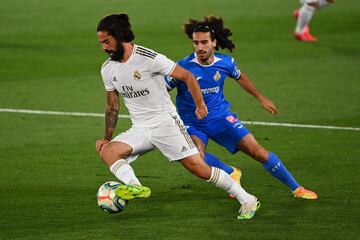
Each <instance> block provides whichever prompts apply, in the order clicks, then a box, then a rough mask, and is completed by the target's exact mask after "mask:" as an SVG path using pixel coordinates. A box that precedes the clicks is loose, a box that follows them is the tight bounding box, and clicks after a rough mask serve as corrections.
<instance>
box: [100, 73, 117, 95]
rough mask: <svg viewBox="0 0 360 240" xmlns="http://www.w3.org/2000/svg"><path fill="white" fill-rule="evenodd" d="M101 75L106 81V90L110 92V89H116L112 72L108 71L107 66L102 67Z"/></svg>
mask: <svg viewBox="0 0 360 240" xmlns="http://www.w3.org/2000/svg"><path fill="white" fill-rule="evenodd" d="M101 77H102V80H103V82H104V87H105V90H106V91H108V92H110V91H113V90H115V86H114V84H113V83H112V79H111V76H110V74H109V73H108V71H107V68H102V69H101Z"/></svg>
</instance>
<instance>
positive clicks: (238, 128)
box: [184, 111, 250, 153]
mask: <svg viewBox="0 0 360 240" xmlns="http://www.w3.org/2000/svg"><path fill="white" fill-rule="evenodd" d="M203 121H204V122H201V121H200V123H196V124H193V123H191V122H188V121H186V120H185V121H184V123H185V125H186V127H187V132H188V133H189V134H190V135H195V136H197V137H198V138H200V139H201V140H202V141H203V142H204V143H205V145H207V144H208V140H209V138H210V139H211V140H213V141H214V142H216V143H218V144H219V145H221V146H224V147H225V148H226V149H227V150H228V151H229V152H230V153H236V152H237V151H238V150H237V145H238V143H239V141H240V140H241V139H242V138H243V137H245V136H246V135H247V134H249V133H250V131H249V130H248V129H247V128H246V127H245V126H244V125H243V124H242V123H241V122H240V120H239V119H238V118H237V116H236V114H234V113H232V112H229V111H228V112H226V113H225V114H224V115H222V116H219V117H218V118H214V119H211V120H208V121H206V120H203Z"/></svg>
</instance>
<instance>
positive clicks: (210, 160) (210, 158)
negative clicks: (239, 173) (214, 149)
mask: <svg viewBox="0 0 360 240" xmlns="http://www.w3.org/2000/svg"><path fill="white" fill-rule="evenodd" d="M204 160H205V162H206V163H207V164H208V165H210V166H213V167H217V168H220V169H222V170H224V171H225V172H226V173H227V174H229V175H230V174H231V173H232V172H233V171H234V169H233V168H232V167H230V166H229V165H227V164H225V163H223V162H222V161H220V159H218V158H217V157H216V156H215V155H212V154H211V153H208V152H205V159H204Z"/></svg>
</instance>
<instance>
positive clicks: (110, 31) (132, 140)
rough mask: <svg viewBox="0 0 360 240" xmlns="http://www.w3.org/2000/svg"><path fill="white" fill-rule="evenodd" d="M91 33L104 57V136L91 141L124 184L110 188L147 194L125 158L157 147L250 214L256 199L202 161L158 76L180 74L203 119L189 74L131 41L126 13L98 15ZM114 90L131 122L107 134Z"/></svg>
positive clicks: (114, 112)
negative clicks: (93, 31)
mask: <svg viewBox="0 0 360 240" xmlns="http://www.w3.org/2000/svg"><path fill="white" fill-rule="evenodd" d="M97 37H98V40H99V42H100V43H101V45H102V49H103V50H104V51H105V52H106V53H108V54H109V56H110V59H108V60H107V61H105V63H104V64H103V66H102V69H101V74H102V78H103V81H104V85H105V90H106V95H107V96H106V97H107V106H106V111H105V135H104V138H103V139H99V140H97V141H96V150H97V151H98V152H99V154H100V158H101V159H102V160H103V161H104V162H105V163H106V164H107V166H108V167H109V168H110V171H111V172H112V173H113V174H114V175H115V176H116V177H117V178H118V179H119V180H120V181H121V182H123V183H124V184H125V185H121V186H120V187H119V188H118V189H116V191H115V192H116V194H117V195H118V196H119V197H121V198H123V199H125V200H130V199H133V198H147V197H149V196H150V193H151V191H150V189H149V188H148V187H145V186H142V185H141V183H140V181H139V179H138V178H137V177H136V176H135V173H134V171H133V169H132V167H131V166H130V165H129V163H131V162H132V161H134V160H135V159H136V158H137V157H138V156H140V155H142V154H144V153H146V152H148V151H151V150H153V149H155V148H157V149H159V150H160V151H161V152H162V154H163V155H164V156H166V157H167V158H168V159H169V160H170V161H180V162H181V163H182V165H183V166H184V167H185V168H186V169H187V170H188V171H190V172H191V173H193V174H195V175H196V176H198V177H200V178H202V179H205V180H207V181H208V182H211V183H213V184H215V185H216V186H217V187H219V188H222V189H224V190H225V191H227V192H228V193H229V194H232V195H234V196H235V197H236V199H237V200H238V201H239V202H240V204H241V208H240V211H239V216H238V218H239V219H250V218H252V217H253V216H254V215H255V212H256V210H257V209H258V208H259V206H260V202H259V201H258V200H257V198H256V197H255V196H253V195H251V194H249V193H247V192H246V191H245V190H244V189H243V188H242V187H241V186H240V185H239V184H237V183H236V182H235V181H234V180H233V179H232V178H231V177H230V176H229V175H228V174H227V173H225V172H224V171H223V170H221V169H219V168H215V167H210V166H209V165H207V164H206V163H205V162H204V161H203V159H202V158H201V157H200V155H199V153H198V151H197V148H196V147H195V145H194V143H193V141H192V140H191V138H190V136H189V135H188V133H187V131H186V129H185V127H184V125H183V123H182V120H181V119H180V117H179V115H178V114H177V112H176V108H175V106H174V104H173V103H172V102H171V99H170V96H169V94H168V92H167V89H166V86H165V83H164V80H163V76H164V75H169V76H171V77H173V78H176V79H183V80H184V81H185V83H186V84H187V86H188V89H189V91H190V92H191V94H192V96H193V99H194V102H195V105H196V110H195V114H196V116H197V117H198V118H199V119H203V118H204V117H206V115H207V107H206V105H205V103H204V100H203V97H202V94H201V90H200V88H199V85H198V83H197V81H196V79H195V77H194V76H193V75H192V74H191V73H190V72H188V71H187V70H185V69H183V68H182V67H180V66H178V65H177V64H176V63H175V62H173V61H172V60H170V59H168V58H167V57H166V56H164V55H162V54H159V53H156V52H154V51H153V50H150V49H148V48H145V47H142V46H139V45H136V44H133V43H132V41H133V40H134V38H135V37H134V34H133V32H132V30H131V25H130V22H129V17H128V16H127V15H126V14H112V15H109V16H106V17H104V18H103V19H102V20H101V21H100V22H99V24H98V27H97ZM119 95H120V96H122V97H123V99H124V102H125V105H126V107H127V108H128V110H129V113H130V116H131V121H132V127H131V128H130V129H129V130H127V131H126V132H123V133H120V134H119V135H117V136H116V137H115V138H112V135H113V132H114V130H115V128H116V124H117V120H118V112H119Z"/></svg>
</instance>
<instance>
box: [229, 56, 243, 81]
mask: <svg viewBox="0 0 360 240" xmlns="http://www.w3.org/2000/svg"><path fill="white" fill-rule="evenodd" d="M231 64H232V66H233V71H232V73H231V77H233V78H234V79H239V78H240V76H241V71H240V69H239V68H238V66H237V64H236V61H235V60H234V58H231Z"/></svg>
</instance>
